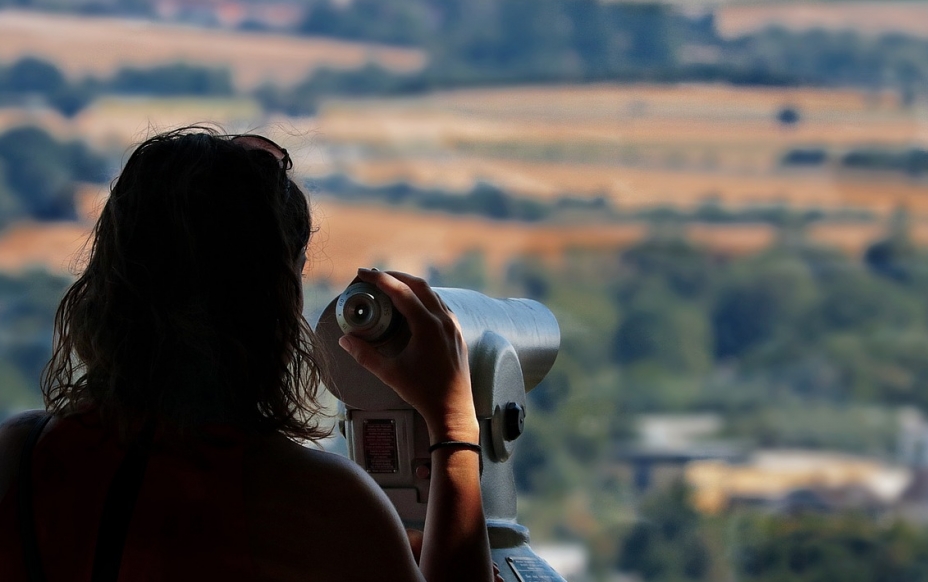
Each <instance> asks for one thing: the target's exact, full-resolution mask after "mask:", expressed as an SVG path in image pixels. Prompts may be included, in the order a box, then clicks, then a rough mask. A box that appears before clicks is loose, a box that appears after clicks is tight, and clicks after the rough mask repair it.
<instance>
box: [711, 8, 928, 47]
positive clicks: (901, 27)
mask: <svg viewBox="0 0 928 582" xmlns="http://www.w3.org/2000/svg"><path fill="white" fill-rule="evenodd" d="M715 24H716V29H717V30H718V32H719V34H720V35H721V36H722V37H724V38H735V37H738V36H743V35H745V34H749V33H752V32H756V31H758V30H762V29H764V28H768V27H771V26H782V27H784V28H787V29H791V30H812V29H816V28H822V29H826V30H853V31H856V32H859V33H862V34H865V35H871V36H877V35H881V34H889V33H902V34H908V35H912V36H918V37H922V38H928V5H926V4H925V3H923V2H893V1H887V2H873V1H871V2H821V3H802V4H799V3H795V2H778V3H774V2H766V3H763V4H754V5H735V6H722V7H720V8H718V9H717V10H716V11H715Z"/></svg>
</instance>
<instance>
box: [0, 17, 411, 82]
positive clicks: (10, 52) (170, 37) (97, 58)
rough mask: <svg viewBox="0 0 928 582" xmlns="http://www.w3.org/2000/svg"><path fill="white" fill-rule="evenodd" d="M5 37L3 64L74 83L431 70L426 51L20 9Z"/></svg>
mask: <svg viewBox="0 0 928 582" xmlns="http://www.w3.org/2000/svg"><path fill="white" fill-rule="evenodd" d="M0 38H2V39H3V42H2V43H0V61H2V62H10V61H14V60H16V59H18V58H20V57H23V56H26V55H32V56H36V57H40V58H43V59H46V60H49V61H51V62H53V63H55V64H56V65H57V66H58V67H60V68H61V69H62V70H63V71H64V72H65V73H66V74H68V75H70V76H72V77H81V76H85V75H95V76H98V77H99V76H107V75H110V74H112V73H113V72H114V71H116V70H117V69H118V68H119V67H123V66H136V67H148V66H152V65H159V64H164V63H173V62H180V61H183V62H187V63H196V64H201V65H209V66H213V67H227V68H228V69H229V70H230V71H232V74H233V78H234V79H235V82H236V84H237V85H238V86H239V87H241V88H245V89H247V88H254V87H256V86H257V85H259V84H261V83H262V82H264V81H273V82H275V83H278V84H283V85H288V84H293V83H296V82H297V81H300V80H302V79H304V78H305V77H306V76H307V75H308V74H309V73H310V72H311V71H312V70H314V69H317V68H319V67H330V68H336V69H355V68H359V67H362V66H364V65H365V64H366V63H368V62H373V63H376V64H378V65H381V66H383V67H386V68H388V69H391V70H394V71H397V72H411V71H416V70H419V69H420V68H422V67H423V66H424V65H425V55H424V54H423V53H422V52H421V51H417V50H410V49H399V48H395V47H388V46H381V45H373V44H365V43H355V42H344V41H337V40H331V39H322V38H296V37H287V36H277V35H268V34H259V33H246V32H232V31H223V30H215V29H204V28H194V27H191V26H182V25H176V24H161V23H155V22H146V21H141V20H131V19H117V18H102V17H87V16H74V15H63V14H47V13H39V12H25V11H19V10H0Z"/></svg>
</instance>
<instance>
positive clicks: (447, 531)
mask: <svg viewBox="0 0 928 582" xmlns="http://www.w3.org/2000/svg"><path fill="white" fill-rule="evenodd" d="M358 278H359V279H361V280H362V281H366V282H368V283H372V284H374V285H376V286H377V287H378V288H380V289H381V290H382V291H383V292H384V293H386V294H387V295H388V296H389V297H390V299H391V300H392V301H393V304H394V305H395V306H396V308H397V309H398V310H399V311H400V313H402V314H403V316H404V317H406V320H407V322H408V323H409V329H410V332H411V338H410V340H409V343H408V344H407V346H406V348H405V349H404V350H403V351H402V352H401V353H400V354H398V355H397V356H394V357H386V356H383V355H381V354H380V353H378V352H377V351H376V350H375V349H374V348H373V347H372V346H370V345H369V344H367V343H365V342H364V341H362V340H359V339H357V338H354V337H351V336H344V337H343V338H342V339H341V341H340V342H339V343H340V344H341V346H342V347H343V348H344V349H345V350H347V351H348V352H349V353H350V354H351V355H352V356H353V357H354V358H355V359H356V360H357V361H358V363H359V364H361V365H362V366H364V367H365V368H367V369H368V370H370V371H371V372H372V373H374V374H375V375H376V376H377V377H378V378H380V380H382V381H383V382H384V383H385V384H387V385H388V386H390V387H391V388H393V389H394V390H395V391H396V392H397V394H399V395H400V396H401V397H402V398H403V399H404V400H406V402H408V403H409V404H411V405H412V406H413V407H414V408H415V409H416V410H417V411H418V412H419V414H421V415H422V417H423V418H424V419H425V422H426V425H427V426H428V429H429V437H430V439H431V442H432V443H437V442H441V441H451V440H454V441H465V442H470V443H478V442H479V441H480V429H479V425H478V423H477V415H476V412H475V410H474V400H473V394H472V392H471V385H470V372H469V369H468V361H467V345H466V344H465V342H464V339H463V337H462V336H461V332H460V329H459V326H458V323H457V319H456V318H455V317H454V314H453V313H451V311H450V310H449V309H448V308H447V306H445V304H444V303H443V302H442V301H441V299H440V298H439V297H438V295H436V294H435V292H434V291H433V290H432V289H431V288H430V287H429V286H428V284H427V283H426V282H425V281H423V280H422V279H419V278H417V277H413V276H411V275H407V274H404V273H396V272H380V271H369V270H366V269H362V270H360V271H359V272H358ZM419 563H420V568H421V569H422V572H423V574H424V575H425V577H426V579H427V580H428V581H429V582H436V581H445V580H466V581H468V582H470V581H479V580H493V570H492V562H491V559H490V545H489V541H488V539H487V529H486V520H485V518H484V515H483V502H482V500H481V496H480V455H479V453H476V452H474V451H472V450H468V449H462V448H440V449H437V450H436V451H435V452H433V453H432V474H431V484H430V489H429V504H428V510H427V513H426V522H425V530H424V532H423V542H422V555H421V558H420V562H419Z"/></svg>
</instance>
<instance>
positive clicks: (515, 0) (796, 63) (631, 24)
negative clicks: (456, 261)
mask: <svg viewBox="0 0 928 582" xmlns="http://www.w3.org/2000/svg"><path fill="white" fill-rule="evenodd" d="M299 28H300V30H301V31H302V32H303V33H305V34H313V35H328V36H335V37H339V38H347V39H352V40H367V41H375V42H383V43H389V44H402V45H407V46H416V47H420V48H423V49H425V50H426V51H427V52H428V53H429V56H430V65H429V68H428V70H427V71H426V72H424V73H423V77H424V79H425V80H424V84H426V85H428V86H430V87H439V86H448V85H460V84H486V83H502V82H507V83H512V82H532V83H539V82H572V81H594V80H597V81H598V80H651V81H669V82H672V81H728V82H732V83H740V84H753V85H826V86H838V85H842V86H847V85H851V86H858V87H865V88H867V89H893V90H895V91H897V92H898V93H899V94H900V95H901V96H902V100H903V102H905V103H911V102H912V101H913V100H914V97H915V96H916V95H918V94H923V93H924V92H925V91H926V90H928V59H926V55H928V41H924V40H920V39H915V38H909V37H905V36H902V35H897V34H890V35H884V36H882V37H879V38H872V37H869V36H864V35H861V34H858V33H855V32H850V31H847V32H844V31H842V32H829V31H825V30H821V29H819V30H813V31H808V32H792V31H788V30H786V29H782V28H775V27H774V28H769V29H767V30H763V31H760V32H757V33H753V34H750V35H746V36H743V37H741V38H737V39H733V40H725V39H722V38H720V37H719V36H718V34H717V33H716V30H715V22H714V18H713V16H712V15H711V14H703V15H699V16H687V15H686V14H684V13H682V12H680V11H677V10H676V9H674V8H673V7H672V6H669V5H664V4H661V3H641V2H599V1H597V0H453V1H449V0H355V1H354V2H351V3H341V2H328V1H325V0H321V1H318V2H313V3H312V4H310V5H309V8H308V12H307V17H306V19H305V21H304V22H303V23H302V24H301V25H300V27H299ZM694 54H712V55H716V56H714V57H712V58H705V57H702V58H699V59H694V58H693V57H692V55H694ZM781 113H784V114H785V115H783V116H782V120H783V122H784V123H798V122H799V121H800V120H801V115H800V113H799V112H798V111H792V112H786V111H784V112H781Z"/></svg>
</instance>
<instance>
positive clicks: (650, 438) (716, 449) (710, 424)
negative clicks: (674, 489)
mask: <svg viewBox="0 0 928 582" xmlns="http://www.w3.org/2000/svg"><path fill="white" fill-rule="evenodd" d="M721 428H722V419H721V417H720V416H719V415H717V414H644V415H641V416H640V417H638V419H637V429H638V440H637V441H636V442H635V443H633V444H628V445H622V446H620V447H618V448H617V449H616V451H615V454H614V455H613V459H614V460H615V461H616V463H617V465H618V472H619V473H620V478H621V479H622V480H623V481H626V482H628V481H630V482H631V483H633V484H634V486H635V488H636V489H637V490H639V491H646V490H649V489H651V488H653V487H662V486H664V485H668V484H670V483H673V482H675V481H679V480H680V479H682V478H683V475H684V471H685V468H686V466H687V465H688V464H689V463H690V462H692V461H697V460H706V459H720V460H725V461H733V462H734V461H739V460H743V459H744V458H745V456H746V451H745V448H744V447H742V446H740V445H738V444H737V443H732V442H727V441H719V440H717V439H716V438H715V437H716V435H717V434H718V433H719V431H720V430H721Z"/></svg>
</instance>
